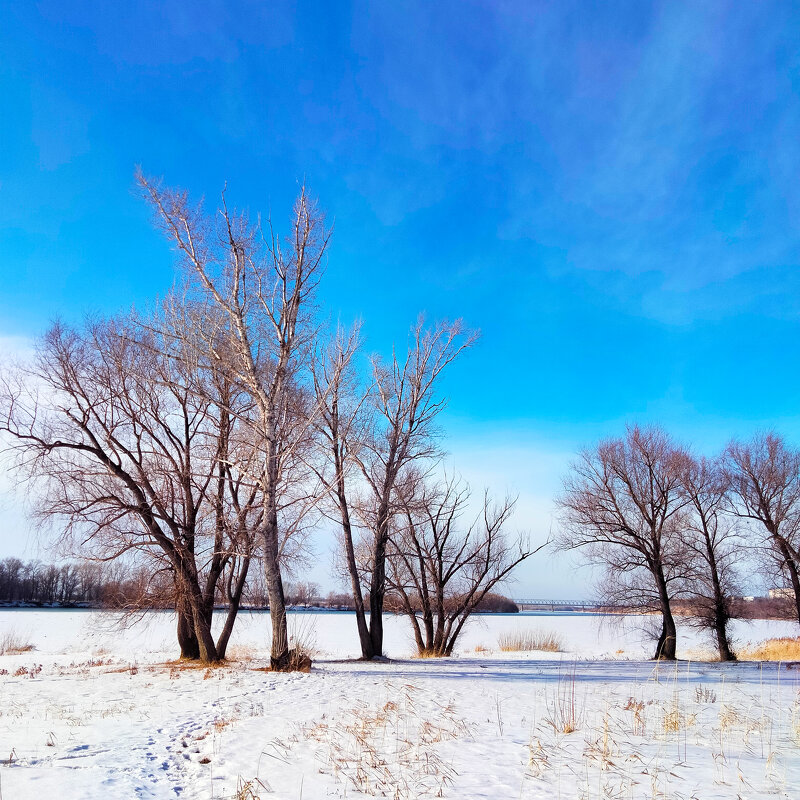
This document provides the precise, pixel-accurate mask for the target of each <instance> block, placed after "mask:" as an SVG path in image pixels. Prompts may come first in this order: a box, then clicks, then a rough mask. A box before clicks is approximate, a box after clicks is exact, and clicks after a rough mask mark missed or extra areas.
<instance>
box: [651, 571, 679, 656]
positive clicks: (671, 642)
mask: <svg viewBox="0 0 800 800" xmlns="http://www.w3.org/2000/svg"><path fill="white" fill-rule="evenodd" d="M654 577H655V579H656V582H657V583H658V598H659V602H660V605H661V635H660V636H659V637H658V643H657V645H656V653H655V656H654V658H655V659H656V660H661V661H674V660H675V653H676V650H677V631H676V629H675V618H674V617H673V616H672V608H671V607H670V600H669V592H668V591H667V584H666V581H665V580H664V575H663V574H662V573H661V571H660V570H658V572H657V573H656V574H655V576H654Z"/></svg>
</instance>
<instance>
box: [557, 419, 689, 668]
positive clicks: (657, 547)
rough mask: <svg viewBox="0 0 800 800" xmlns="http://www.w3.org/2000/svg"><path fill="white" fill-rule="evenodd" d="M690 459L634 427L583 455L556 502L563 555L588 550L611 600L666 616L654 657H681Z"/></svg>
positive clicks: (658, 433) (655, 433)
mask: <svg viewBox="0 0 800 800" xmlns="http://www.w3.org/2000/svg"><path fill="white" fill-rule="evenodd" d="M685 459H686V456H685V453H683V452H682V451H681V450H680V449H679V448H678V447H677V446H676V445H675V444H674V443H673V442H672V441H671V440H670V438H669V437H668V436H667V434H665V433H664V432H663V431H662V430H660V429H658V428H640V427H638V426H633V427H629V428H628V430H627V432H626V434H625V436H624V437H623V438H620V439H607V440H605V441H603V442H601V443H600V444H599V445H597V447H595V448H593V449H591V450H585V451H583V452H582V453H581V454H580V455H579V457H578V460H577V461H576V462H575V463H574V464H573V466H572V469H571V471H570V473H569V475H568V476H567V477H566V479H565V481H564V490H563V493H562V494H561V496H560V497H559V498H558V500H557V503H558V505H559V507H560V512H561V530H560V532H559V533H558V535H557V537H556V540H555V543H556V546H557V547H558V548H560V549H563V550H571V549H574V548H582V549H584V552H585V553H586V554H587V555H588V558H589V560H590V561H592V562H594V563H596V564H598V565H600V566H601V567H602V568H603V569H604V571H605V574H606V578H607V581H606V584H605V590H604V591H605V592H606V594H607V598H608V599H609V600H610V601H611V602H618V603H623V604H625V605H628V606H631V605H633V606H638V607H641V608H654V609H658V610H659V611H660V612H661V633H660V636H659V637H658V643H657V645H656V652H655V658H658V659H670V660H673V659H674V658H675V650H676V630H675V620H674V618H673V614H672V605H671V602H672V598H673V594H674V592H673V588H674V587H677V586H679V585H680V583H681V581H683V580H684V579H685V578H686V575H687V571H688V570H687V557H686V550H685V546H684V544H683V539H682V537H681V529H682V524H683V523H682V521H681V519H680V515H681V512H682V511H683V509H684V508H685V506H686V504H687V502H688V501H687V499H686V497H685V496H684V495H683V494H682V493H681V481H680V478H681V474H682V472H683V467H684V462H685Z"/></svg>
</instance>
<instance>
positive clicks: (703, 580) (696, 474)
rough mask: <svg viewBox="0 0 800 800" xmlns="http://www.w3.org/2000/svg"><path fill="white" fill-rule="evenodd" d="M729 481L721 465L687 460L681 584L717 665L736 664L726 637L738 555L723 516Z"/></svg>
mask: <svg viewBox="0 0 800 800" xmlns="http://www.w3.org/2000/svg"><path fill="white" fill-rule="evenodd" d="M728 488H729V483H728V480H727V477H726V475H725V473H724V471H723V470H722V469H721V467H720V464H719V463H718V462H716V461H710V460H709V459H707V458H703V457H701V458H692V457H687V458H686V460H685V462H684V468H683V472H682V474H681V492H682V494H683V496H684V497H685V499H686V501H687V503H686V510H687V513H686V514H685V516H684V518H683V519H684V525H685V536H684V542H685V544H686V547H687V554H688V555H689V556H690V558H691V564H692V569H691V570H690V574H689V578H688V580H687V583H686V590H687V593H688V595H689V596H690V597H691V598H692V600H693V606H694V611H695V612H696V615H697V616H696V617H695V619H696V621H697V623H698V624H699V625H700V626H701V627H703V628H707V629H709V630H711V631H713V633H714V636H715V637H716V640H717V649H718V650H719V657H720V660H721V661H735V660H736V656H735V655H734V653H733V650H732V649H731V645H730V640H729V637H728V623H729V622H730V620H731V618H732V616H733V602H734V597H735V596H736V595H737V593H739V586H738V581H737V576H736V560H737V558H740V557H741V551H740V548H739V546H738V545H739V544H740V540H739V537H738V532H737V530H736V525H735V520H734V518H732V517H731V515H728V514H726V513H725V506H726V503H727V493H728Z"/></svg>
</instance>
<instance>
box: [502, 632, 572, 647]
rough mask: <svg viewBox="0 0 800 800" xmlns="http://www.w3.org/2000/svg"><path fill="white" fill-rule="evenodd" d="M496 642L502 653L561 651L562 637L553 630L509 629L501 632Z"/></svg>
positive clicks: (562, 645)
mask: <svg viewBox="0 0 800 800" xmlns="http://www.w3.org/2000/svg"><path fill="white" fill-rule="evenodd" d="M497 644H498V646H499V648H500V649H501V650H502V651H503V652H504V653H524V652H528V651H531V650H542V651H544V652H546V653H562V652H563V651H564V649H565V648H564V639H563V638H562V636H561V635H560V634H559V633H556V632H555V631H521V630H516V631H511V632H510V633H501V634H500V636H498V637H497Z"/></svg>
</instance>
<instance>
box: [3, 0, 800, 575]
mask: <svg viewBox="0 0 800 800" xmlns="http://www.w3.org/2000/svg"><path fill="white" fill-rule="evenodd" d="M793 5H794V4H791V3H784V2H774V3H770V2H761V3H741V2H730V3H714V2H707V3H703V4H697V3H693V4H683V3H666V2H665V3H646V2H641V1H640V0H636V1H635V2H629V3H621V2H603V3H587V2H575V3H570V2H567V1H566V0H564V1H563V2H558V3H544V2H502V1H500V0H495V1H494V2H485V3H470V2H458V3H454V2H438V3H423V2H419V3H405V2H395V3H377V2H374V3H369V4H368V3H352V4H349V5H348V4H347V3H344V2H342V3H335V4H333V3H327V2H320V3H296V4H290V3H285V4H282V3H269V4H265V3H256V2H253V3H234V2H217V3H214V2H212V3H204V2H192V3H181V2H173V3H169V4H165V3H160V2H152V3H130V4H111V3H99V2H92V3H82V2H77V1H76V2H70V3H65V2H39V3H36V4H34V3H11V2H5V0H2V1H1V2H0V52H1V53H2V58H0V119H2V125H0V277H1V278H2V291H0V337H3V338H5V340H6V341H7V342H10V341H13V342H17V343H18V342H19V341H20V340H22V341H24V340H25V339H28V338H30V337H33V336H35V335H36V334H38V333H39V332H41V331H42V329H43V328H44V327H45V326H46V325H47V323H48V321H50V320H52V319H53V318H55V317H63V318H66V319H68V320H78V319H79V318H80V317H81V316H82V315H83V314H84V313H86V312H90V311H92V312H97V311H99V312H113V311H115V310H119V309H122V308H126V307H128V306H130V305H131V304H134V303H135V304H143V303H146V302H147V301H148V300H150V299H151V298H153V296H154V295H156V294H158V293H163V292H164V291H166V290H167V289H168V287H169V286H170V284H171V282H172V280H173V270H172V254H171V252H170V250H169V249H168V247H167V245H166V244H165V243H164V242H163V241H162V240H161V238H160V236H159V235H158V234H157V233H156V232H155V231H154V230H153V229H152V227H151V225H150V220H149V212H148V210H147V209H146V208H145V207H144V205H143V204H142V202H141V201H140V199H139V198H138V197H137V195H136V193H135V191H134V190H133V180H132V177H133V171H134V168H135V165H137V164H141V165H142V167H143V168H144V170H145V171H146V172H148V173H150V174H154V175H163V176H164V178H165V179H166V180H167V182H169V183H171V184H177V185H182V186H184V187H186V188H188V189H189V190H190V191H191V192H193V193H194V194H195V195H196V196H201V195H205V196H206V197H207V198H208V202H210V203H213V202H214V199H215V197H216V196H217V194H218V192H219V189H220V188H221V186H222V184H223V182H225V181H227V182H228V185H229V193H230V196H231V197H234V198H236V199H237V201H238V203H239V204H240V205H242V206H244V207H247V208H249V209H250V210H252V211H256V210H263V211H271V212H272V214H273V216H274V217H275V218H276V219H277V220H279V221H280V220H283V219H286V218H288V211H289V209H290V204H291V200H292V198H293V196H294V194H295V193H296V191H297V186H298V181H300V180H303V179H305V180H306V181H307V182H308V184H309V185H310V187H311V188H312V190H313V192H314V193H315V194H316V195H317V196H318V197H319V200H320V203H321V205H322V206H323V207H324V208H325V209H326V210H327V213H328V215H329V219H330V220H331V221H332V222H335V237H334V244H333V249H332V253H331V259H330V264H329V267H328V271H327V276H326V279H325V283H324V286H323V289H322V294H323V298H324V301H325V303H326V305H327V307H328V308H329V310H330V313H331V315H332V316H333V317H336V316H341V317H342V318H343V319H345V320H349V319H353V318H355V317H357V316H362V317H363V318H364V322H365V333H366V335H367V339H368V344H369V346H370V347H371V348H374V349H386V348H387V347H388V346H390V344H391V343H392V342H393V341H402V339H403V337H404V336H405V333H406V330H407V328H408V326H409V324H410V323H411V322H412V321H413V319H414V318H415V316H416V314H417V313H418V312H420V311H424V312H426V313H427V314H428V315H429V316H430V317H432V318H438V317H442V316H449V317H454V316H462V317H464V319H465V320H466V322H467V323H468V324H470V325H472V326H474V327H476V328H480V330H481V332H482V338H481V341H480V344H479V345H478V346H477V347H476V348H475V349H474V350H473V351H472V352H471V353H469V354H468V355H466V356H465V357H464V358H463V360H462V361H461V363H460V364H458V365H457V366H456V367H455V368H454V369H453V371H452V373H451V374H450V376H449V377H448V379H447V382H446V390H447V393H448V394H449V396H450V398H451V401H450V406H449V409H448V414H447V418H446V421H445V422H446V427H447V431H448V433H449V437H450V439H449V442H450V446H451V449H452V451H453V454H454V455H453V459H454V463H455V464H456V466H457V467H459V468H460V469H461V470H462V471H463V472H464V473H465V474H466V475H467V476H468V477H472V478H473V480H476V481H477V480H481V481H483V480H487V481H491V482H493V483H495V484H497V488H498V489H499V490H503V489H504V488H506V487H509V488H511V489H513V490H515V491H519V492H520V493H521V494H522V495H523V497H522V505H523V507H524V509H525V514H523V515H522V516H523V517H525V515H527V517H525V518H524V519H521V520H520V523H521V524H524V523H529V524H530V526H531V527H533V528H535V529H536V530H538V531H540V532H541V531H542V530H544V529H545V528H546V527H547V525H549V522H548V513H549V510H548V502H549V497H550V496H551V495H552V493H553V491H555V489H556V488H557V486H558V479H559V476H560V473H561V472H563V468H564V466H565V464H566V462H567V461H568V458H569V453H570V452H572V451H573V450H574V449H575V447H577V446H578V445H580V444H583V443H586V442H591V441H592V440H594V439H596V438H597V437H598V436H601V435H605V434H608V433H613V432H617V431H619V430H620V429H621V427H622V425H623V424H624V422H625V421H626V420H640V421H648V420H657V421H661V422H664V423H665V424H667V425H668V426H669V427H670V428H671V429H672V430H674V431H675V433H676V434H677V435H679V436H680V437H682V438H684V439H686V440H688V441H691V442H693V443H695V444H696V445H697V446H698V447H699V448H700V449H703V450H708V451H711V450H713V449H714V448H717V447H719V446H721V445H722V444H724V442H725V441H726V440H727V438H728V437H729V436H730V435H733V434H737V435H743V434H747V433H748V432H750V431H752V430H753V429H754V428H756V427H763V426H767V425H769V426H772V425H774V426H778V427H779V428H780V429H782V430H784V431H785V432H786V433H787V434H789V435H790V437H793V438H794V439H795V440H797V439H798V438H800V414H798V407H799V405H800V403H799V402H798V390H799V389H800V350H799V349H798V347H797V341H798V310H800V302H799V300H800V295H799V294H798V269H797V264H798V243H799V242H800V234H799V233H798V232H799V231H800V225H799V224H798V223H800V181H799V180H798V176H800V102H799V101H798V81H800V48H798V45H797V36H796V34H797V30H798V25H799V24H800V19H798V17H799V16H800V14H798V12H797V11H796V10H795V8H793ZM11 337H20V338H14V339H11ZM487 464H494V465H495V467H493V468H492V469H491V470H489V469H487V466H486V465H487ZM545 465H546V466H545ZM534 484H535V485H534ZM9 513H10V512H9ZM1 535H2V534H0V536H1ZM15 546H16V545H15V544H13V543H9V537H8V536H6V549H13V548H14V547H15ZM2 549H3V548H2V547H0V550H2ZM526 580H527V579H526ZM533 581H534V575H533V573H531V576H530V582H531V583H533Z"/></svg>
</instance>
